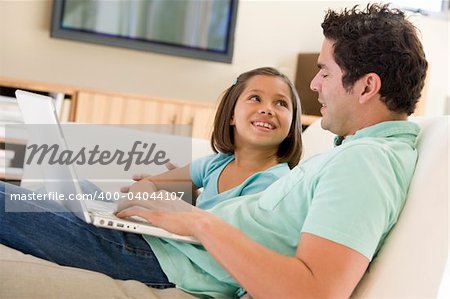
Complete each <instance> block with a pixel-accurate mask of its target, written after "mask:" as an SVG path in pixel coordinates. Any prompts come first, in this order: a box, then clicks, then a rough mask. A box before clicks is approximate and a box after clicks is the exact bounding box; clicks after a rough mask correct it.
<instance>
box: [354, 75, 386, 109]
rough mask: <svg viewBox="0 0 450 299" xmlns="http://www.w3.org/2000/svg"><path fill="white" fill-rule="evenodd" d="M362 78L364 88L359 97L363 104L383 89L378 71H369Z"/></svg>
mask: <svg viewBox="0 0 450 299" xmlns="http://www.w3.org/2000/svg"><path fill="white" fill-rule="evenodd" d="M361 80H363V81H362V84H363V87H364V89H363V90H362V92H361V95H360V97H359V102H360V103H361V104H363V103H365V102H367V101H369V100H370V99H372V98H373V97H374V96H375V95H377V94H379V92H380V89H381V78H380V76H378V74H376V73H368V74H367V75H365V76H364V77H363V78H361Z"/></svg>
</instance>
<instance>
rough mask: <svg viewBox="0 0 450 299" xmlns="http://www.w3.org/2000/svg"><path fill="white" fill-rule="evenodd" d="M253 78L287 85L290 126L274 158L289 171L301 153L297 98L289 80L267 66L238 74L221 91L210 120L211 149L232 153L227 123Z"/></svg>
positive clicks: (228, 123)
mask: <svg viewBox="0 0 450 299" xmlns="http://www.w3.org/2000/svg"><path fill="white" fill-rule="evenodd" d="M254 76H273V77H278V78H280V79H281V80H283V81H284V82H285V83H286V84H287V85H288V86H289V89H290V91H291V99H292V108H293V111H292V123H291V128H290V129H289V133H288V135H287V137H286V138H285V139H284V140H283V141H282V142H281V144H280V145H279V147H278V152H277V156H278V161H279V162H280V163H283V162H286V163H288V165H289V167H290V168H293V167H294V166H296V165H297V164H298V162H299V161H300V158H301V155H302V151H303V145H302V135H301V132H302V125H301V118H300V116H301V107H300V98H299V96H298V94H297V91H296V90H295V87H294V85H293V84H292V82H291V80H289V78H288V77H286V76H285V75H284V74H282V73H280V72H279V71H278V70H276V69H274V68H271V67H262V68H257V69H254V70H251V71H248V72H246V73H243V74H241V75H240V76H239V77H238V78H237V79H236V82H235V83H234V84H233V85H232V86H230V87H229V88H228V89H227V90H226V91H225V92H224V95H223V97H222V99H221V101H220V103H219V106H218V108H217V112H216V116H215V118H214V129H213V133H212V136H211V147H212V149H213V150H214V152H216V153H218V152H221V153H225V154H232V153H234V135H233V134H234V131H233V129H232V126H231V125H230V121H231V118H232V117H233V114H234V107H235V106H236V102H237V100H238V98H239V96H240V95H241V94H242V92H243V91H244V89H245V87H246V85H247V82H248V80H250V79H251V78H252V77H254Z"/></svg>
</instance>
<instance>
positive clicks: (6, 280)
mask: <svg viewBox="0 0 450 299" xmlns="http://www.w3.org/2000/svg"><path fill="white" fill-rule="evenodd" d="M413 120H414V121H416V122H418V123H419V124H420V125H421V126H422V132H421V134H420V137H419V141H418V142H419V144H418V149H419V161H418V164H417V168H416V172H415V175H414V179H413V182H412V185H411V188H410V192H409V195H408V201H407V203H406V206H405V208H404V210H403V212H402V215H401V217H400V220H399V222H398V224H397V225H396V226H395V228H394V230H393V231H392V232H391V234H390V236H389V237H388V239H387V240H386V243H385V246H384V247H383V248H382V250H381V252H380V253H379V255H378V257H377V258H375V259H374V261H373V263H372V264H371V266H370V268H369V270H368V272H367V273H366V275H365V276H364V277H363V279H362V281H361V283H360V285H359V286H358V288H357V290H356V291H355V293H354V295H353V297H354V298H383V299H385V298H396V299H397V298H408V299H411V298H417V299H419V298H421V299H422V298H435V297H436V294H437V291H438V287H439V284H440V283H441V278H442V273H443V269H444V265H445V261H446V258H447V256H448V248H447V237H448V228H447V218H448V206H447V205H448V201H449V192H448V179H449V177H448V165H449V164H448V162H449V161H448V159H449V150H448V146H449V143H448V142H449V117H439V118H414V119H413ZM304 140H305V147H306V153H305V156H311V155H313V154H314V153H318V152H321V151H325V150H327V149H328V148H330V146H331V141H332V135H331V134H329V133H327V132H325V131H323V130H322V129H321V128H320V125H319V123H315V124H313V125H312V126H311V127H310V128H308V130H307V132H306V133H305V135H304ZM203 145H204V146H205V147H206V146H208V143H207V142H204V144H203ZM198 146H200V144H199V145H198ZM0 298H142V299H146V298H174V299H176V298H192V297H191V296H190V295H188V294H186V293H184V292H182V291H180V290H177V289H169V290H163V291H160V290H156V289H151V288H148V287H146V286H145V285H144V284H142V283H139V282H136V281H120V280H114V279H112V278H110V277H108V276H105V275H103V274H99V273H95V272H92V271H86V270H80V269H75V268H70V267H61V266H58V265H56V264H53V263H50V262H47V261H43V260H41V259H38V258H35V257H32V256H29V255H24V254H22V253H20V252H18V251H16V250H12V249H10V248H7V247H5V246H1V245H0Z"/></svg>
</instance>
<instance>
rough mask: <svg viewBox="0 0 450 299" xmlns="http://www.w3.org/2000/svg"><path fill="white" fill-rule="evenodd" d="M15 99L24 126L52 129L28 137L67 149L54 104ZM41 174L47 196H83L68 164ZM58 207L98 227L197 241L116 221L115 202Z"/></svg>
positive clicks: (20, 94)
mask: <svg viewBox="0 0 450 299" xmlns="http://www.w3.org/2000/svg"><path fill="white" fill-rule="evenodd" d="M16 98H17V102H18V104H19V108H20V110H21V112H22V116H23V119H24V122H25V124H27V125H28V124H43V125H44V124H50V125H54V126H49V132H47V131H46V132H45V133H44V132H42V130H38V129H36V130H33V126H27V129H28V130H30V131H32V132H29V133H31V135H33V136H35V135H39V136H38V137H39V138H42V140H45V141H46V142H49V143H52V144H59V145H62V146H63V147H65V149H67V148H68V147H67V143H66V140H65V137H64V133H63V130H62V128H61V125H60V123H59V120H58V117H57V114H56V109H55V105H54V101H53V99H52V98H51V97H48V96H43V95H39V94H35V93H31V92H27V91H23V90H17V91H16ZM44 164H47V163H44ZM41 170H42V174H43V178H44V185H45V188H46V190H47V192H55V193H57V194H82V193H83V191H82V188H81V186H80V183H79V179H78V176H77V174H76V171H75V168H74V167H73V165H72V164H69V165H64V166H61V167H54V165H52V166H50V165H48V164H47V165H43V167H42V169H41ZM54 178H58V180H54ZM62 182H64V183H62ZM61 204H63V205H64V206H65V207H66V208H67V209H68V210H69V211H71V212H72V213H73V214H74V215H76V216H77V217H78V218H80V219H81V220H83V221H85V222H86V223H91V224H93V225H95V226H98V227H104V228H109V229H114V230H121V231H126V232H131V233H136V234H144V235H150V236H155V237H160V238H165V239H172V240H177V241H181V242H187V243H192V244H199V241H198V240H197V239H195V238H193V237H187V236H180V235H177V234H173V233H170V232H168V231H166V230H164V229H162V228H159V227H155V226H152V225H151V224H150V223H148V222H146V221H144V220H143V219H141V218H139V217H130V218H127V219H121V218H118V217H116V216H115V215H114V212H115V210H116V206H117V203H116V202H107V201H99V200H63V201H61Z"/></svg>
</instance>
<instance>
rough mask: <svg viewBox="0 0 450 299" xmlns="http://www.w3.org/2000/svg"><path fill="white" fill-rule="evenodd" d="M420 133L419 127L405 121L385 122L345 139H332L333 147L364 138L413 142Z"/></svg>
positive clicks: (339, 137)
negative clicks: (407, 139) (397, 137)
mask: <svg viewBox="0 0 450 299" xmlns="http://www.w3.org/2000/svg"><path fill="white" fill-rule="evenodd" d="M419 132H420V127H419V125H417V124H416V123H413V122H410V121H406V120H396V121H385V122H381V123H378V124H375V125H373V126H370V127H366V128H363V129H361V130H358V131H356V133H355V134H354V135H349V136H346V137H342V136H336V137H335V138H334V145H335V146H339V145H341V144H344V143H346V142H349V141H352V140H357V139H360V138H364V137H381V138H387V137H393V136H399V135H403V136H409V138H410V139H411V140H412V141H414V140H415V139H416V137H417V135H418V134H419Z"/></svg>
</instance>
